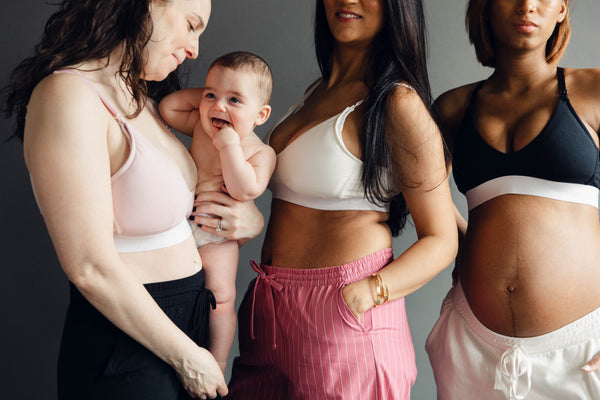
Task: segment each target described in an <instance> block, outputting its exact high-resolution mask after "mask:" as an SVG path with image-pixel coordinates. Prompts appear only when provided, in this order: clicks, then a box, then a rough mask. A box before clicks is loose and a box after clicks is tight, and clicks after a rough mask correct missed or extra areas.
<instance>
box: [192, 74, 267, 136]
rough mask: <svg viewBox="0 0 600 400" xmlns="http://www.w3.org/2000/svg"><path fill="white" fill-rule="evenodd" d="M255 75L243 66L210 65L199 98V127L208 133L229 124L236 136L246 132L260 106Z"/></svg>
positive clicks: (261, 105)
mask: <svg viewBox="0 0 600 400" xmlns="http://www.w3.org/2000/svg"><path fill="white" fill-rule="evenodd" d="M257 80H258V78H257V76H256V74H254V73H253V72H252V71H248V70H246V69H243V68H242V69H237V70H233V69H231V68H226V67H223V66H220V65H216V66H214V67H212V68H211V69H210V70H209V71H208V75H207V76H206V85H205V87H204V93H203V95H202V100H201V101H200V121H201V123H202V128H203V129H204V131H205V132H206V133H207V134H208V135H209V136H210V137H214V135H215V134H216V133H217V132H219V131H220V130H221V129H222V128H223V127H224V126H225V125H230V126H231V127H232V128H233V129H234V130H235V131H236V132H237V133H238V135H240V137H244V136H245V135H248V134H249V133H250V132H252V130H253V129H254V126H255V125H256V124H257V121H258V117H259V113H260V111H261V109H262V108H263V107H264V104H262V102H261V101H260V96H259V93H260V92H259V87H258V81H257Z"/></svg>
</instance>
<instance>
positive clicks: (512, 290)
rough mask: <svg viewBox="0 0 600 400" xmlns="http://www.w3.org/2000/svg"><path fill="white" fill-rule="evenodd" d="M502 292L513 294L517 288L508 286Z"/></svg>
mask: <svg viewBox="0 0 600 400" xmlns="http://www.w3.org/2000/svg"><path fill="white" fill-rule="evenodd" d="M504 290H506V292H507V293H514V292H516V291H517V288H516V287H514V286H510V285H509V286H507V287H505V288H504Z"/></svg>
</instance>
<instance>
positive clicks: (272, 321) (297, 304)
mask: <svg viewBox="0 0 600 400" xmlns="http://www.w3.org/2000/svg"><path fill="white" fill-rule="evenodd" d="M392 259H393V257H392V250H391V249H386V250H382V251H379V252H377V253H373V254H370V255H368V256H366V257H363V258H361V259H359V260H356V261H353V262H351V263H350V264H347V265H342V266H337V267H329V268H319V269H289V268H277V267H272V266H268V265H261V266H258V265H256V264H255V263H253V268H254V269H255V270H256V271H257V272H258V274H259V275H258V277H257V278H256V280H255V281H253V282H252V283H251V284H250V287H249V289H248V291H247V293H246V296H245V298H244V300H243V302H242V305H241V307H240V311H239V330H240V331H239V341H240V356H239V357H237V358H236V359H235V361H234V364H233V373H232V379H231V382H230V384H229V391H230V395H229V397H227V398H228V399H261V400H262V399H285V400H296V399H311V400H319V399H328V400H329V399H344V400H353V399H363V400H370V399H394V400H401V399H409V398H410V387H411V386H412V384H413V383H414V381H415V378H416V375H417V371H416V365H415V354H414V348H413V344H412V338H411V335H410V331H409V327H408V321H407V319H406V311H405V308H404V299H399V300H396V301H393V302H389V303H387V304H384V305H382V306H380V307H377V308H372V309H370V310H369V311H367V312H366V313H365V314H364V315H363V316H362V318H361V320H360V321H358V320H357V319H356V317H355V316H354V315H353V314H352V312H351V311H350V309H349V308H348V306H347V305H346V303H345V302H344V299H343V297H342V288H343V287H344V285H346V284H348V283H351V282H355V281H357V280H360V279H362V278H364V277H366V276H369V275H370V274H372V273H375V272H377V271H378V270H380V269H381V268H382V267H384V266H385V265H387V264H388V263H389V262H391V261H392ZM253 337H255V338H253Z"/></svg>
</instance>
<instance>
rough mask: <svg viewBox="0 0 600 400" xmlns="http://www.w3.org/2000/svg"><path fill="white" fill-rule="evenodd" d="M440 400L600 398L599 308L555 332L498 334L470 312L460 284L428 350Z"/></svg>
mask: <svg viewBox="0 0 600 400" xmlns="http://www.w3.org/2000/svg"><path fill="white" fill-rule="evenodd" d="M425 348H426V350H427V353H428V354H429V359H430V361H431V365H432V367H433V371H434V375H435V381H436V384H437V393H438V399H439V400H455V399H456V400H471V399H472V400H500V399H502V400H504V399H506V400H523V399H527V400H550V399H552V400H554V399H556V400H579V399H581V400H583V399H585V400H592V399H600V372H593V373H587V372H583V371H582V370H581V367H582V366H583V365H584V364H586V363H587V362H588V361H589V360H590V359H591V358H592V357H593V356H594V355H596V353H598V352H600V308H599V309H596V310H595V311H593V312H591V313H590V314H588V315H586V316H584V317H582V318H580V319H578V320H577V321H575V322H573V323H571V324H569V325H566V326H564V327H562V328H560V329H558V330H556V331H554V332H550V333H547V334H545V335H541V336H536V337H531V338H515V337H510V336H503V335H499V334H497V333H495V332H493V331H491V330H489V329H487V328H486V327H485V326H484V325H483V324H481V323H480V322H479V321H478V320H477V318H476V317H475V315H474V314H473V312H472V311H471V309H470V307H469V305H468V303H467V300H466V298H465V295H464V292H463V290H462V287H461V286H460V284H459V285H458V286H456V287H454V288H452V289H450V292H448V295H447V296H446V298H445V299H444V302H443V304H442V310H441V313H440V317H439V319H438V321H437V322H436V324H435V326H434V327H433V330H432V331H431V333H430V334H429V337H428V338H427V344H426V345H425Z"/></svg>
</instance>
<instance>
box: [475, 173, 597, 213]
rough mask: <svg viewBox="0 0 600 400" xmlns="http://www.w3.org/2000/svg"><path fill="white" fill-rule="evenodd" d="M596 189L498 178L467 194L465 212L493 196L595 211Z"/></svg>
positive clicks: (540, 180) (537, 180) (574, 184)
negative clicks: (523, 197) (556, 202)
mask: <svg viewBox="0 0 600 400" xmlns="http://www.w3.org/2000/svg"><path fill="white" fill-rule="evenodd" d="M599 193H600V190H598V188H596V187H594V186H589V185H583V184H579V183H565V182H555V181H549V180H546V179H540V178H533V177H530V176H521V175H508V176H501V177H499V178H495V179H492V180H489V181H487V182H484V183H482V184H481V185H479V186H476V187H474V188H473V189H471V190H469V191H467V193H466V194H465V196H466V197H467V204H468V206H469V211H470V210H472V209H473V208H475V207H477V206H478V205H480V204H483V203H485V202H486V201H488V200H491V199H493V198H494V197H498V196H502V195H504V194H523V195H530V196H539V197H546V198H549V199H554V200H561V201H568V202H571V203H580V204H587V205H590V206H593V207H596V208H598V194H599Z"/></svg>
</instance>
